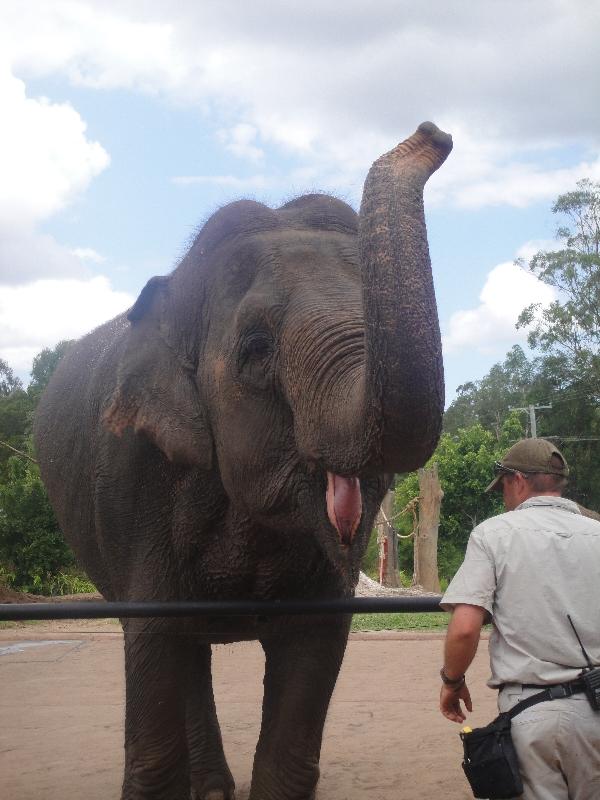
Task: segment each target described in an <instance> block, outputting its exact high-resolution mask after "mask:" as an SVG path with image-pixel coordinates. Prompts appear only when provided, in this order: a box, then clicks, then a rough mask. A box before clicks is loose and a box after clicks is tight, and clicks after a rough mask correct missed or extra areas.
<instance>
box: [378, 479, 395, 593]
mask: <svg viewBox="0 0 600 800" xmlns="http://www.w3.org/2000/svg"><path fill="white" fill-rule="evenodd" d="M393 515H394V491H393V489H389V490H388V492H387V493H386V495H385V497H384V498H383V502H382V503H381V508H380V509H379V513H378V514H377V519H376V520H375V527H376V529H377V543H378V545H379V583H380V584H381V585H382V586H389V587H392V588H394V589H396V588H398V586H400V581H399V578H398V537H397V535H396V529H395V528H394V526H393V525H392V524H391V522H390V520H391V519H392V517H393ZM386 517H387V520H386Z"/></svg>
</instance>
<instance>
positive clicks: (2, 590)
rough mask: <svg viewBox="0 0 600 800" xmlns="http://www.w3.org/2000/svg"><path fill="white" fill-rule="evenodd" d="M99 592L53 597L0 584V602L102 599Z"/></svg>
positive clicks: (62, 601)
mask: <svg viewBox="0 0 600 800" xmlns="http://www.w3.org/2000/svg"><path fill="white" fill-rule="evenodd" d="M103 599H104V598H103V597H102V595H101V594H98V593H97V592H95V593H90V594H62V595H59V596H55V597H45V596H44V595H42V594H29V593H28V592H16V591H15V590H14V589H9V588H8V586H2V585H0V603H67V602H73V601H86V600H87V601H91V600H103Z"/></svg>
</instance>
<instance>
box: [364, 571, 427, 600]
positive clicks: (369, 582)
mask: <svg viewBox="0 0 600 800" xmlns="http://www.w3.org/2000/svg"><path fill="white" fill-rule="evenodd" d="M354 594H355V596H356V597H435V596H436V595H435V593H434V592H424V591H423V587H422V586H411V587H409V588H404V587H402V588H398V589H391V588H390V587H388V586H382V585H381V584H380V583H377V581H374V580H373V579H372V578H369V576H368V575H365V573H364V572H361V573H360V577H359V579H358V584H357V586H356V591H355V593H354Z"/></svg>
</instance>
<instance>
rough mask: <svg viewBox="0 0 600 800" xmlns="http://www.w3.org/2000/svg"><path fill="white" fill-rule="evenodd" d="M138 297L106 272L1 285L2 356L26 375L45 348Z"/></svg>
mask: <svg viewBox="0 0 600 800" xmlns="http://www.w3.org/2000/svg"><path fill="white" fill-rule="evenodd" d="M133 301H134V298H133V297H132V296H131V295H129V294H127V293H126V292H118V291H115V290H114V289H113V288H112V287H111V285H110V282H109V281H108V279H107V278H105V277H104V276H96V277H94V278H90V279H89V280H74V279H73V280H38V281H35V282H33V283H29V284H25V285H22V286H0V358H3V359H5V360H6V361H7V362H8V363H9V364H10V366H11V367H12V368H13V369H14V370H15V371H16V372H19V373H20V374H25V373H26V372H27V371H28V370H29V368H30V367H31V361H32V359H33V357H34V356H35V355H37V353H39V352H40V350H42V349H43V348H44V347H53V346H54V345H55V344H56V343H57V342H59V341H61V340H62V339H75V338H78V337H80V336H82V335H83V334H84V333H87V332H88V331H90V330H92V329H93V328H95V327H97V326H98V325H100V324H101V323H102V322H105V321H106V320H108V319H111V318H112V317H114V316H116V315H117V314H119V313H121V312H122V311H124V310H125V309H127V308H129V307H130V306H131V305H132V303H133Z"/></svg>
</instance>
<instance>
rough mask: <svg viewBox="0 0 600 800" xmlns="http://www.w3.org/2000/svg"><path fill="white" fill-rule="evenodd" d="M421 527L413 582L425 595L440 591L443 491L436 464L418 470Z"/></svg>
mask: <svg viewBox="0 0 600 800" xmlns="http://www.w3.org/2000/svg"><path fill="white" fill-rule="evenodd" d="M419 493H420V494H419V527H418V529H417V533H416V536H415V551H414V553H415V556H414V563H415V567H414V576H413V583H414V584H418V585H419V586H422V587H423V589H424V590H425V591H426V592H436V593H439V591H440V578H439V575H438V564H437V545H438V529H439V526H440V506H441V504H442V497H443V496H444V492H443V491H442V487H441V485H440V480H439V477H438V469H437V464H432V465H431V467H429V468H427V469H426V468H423V469H420V470H419Z"/></svg>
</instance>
